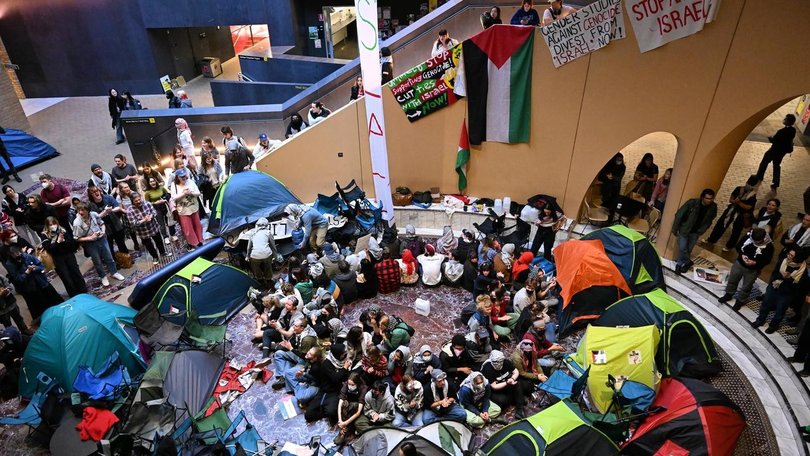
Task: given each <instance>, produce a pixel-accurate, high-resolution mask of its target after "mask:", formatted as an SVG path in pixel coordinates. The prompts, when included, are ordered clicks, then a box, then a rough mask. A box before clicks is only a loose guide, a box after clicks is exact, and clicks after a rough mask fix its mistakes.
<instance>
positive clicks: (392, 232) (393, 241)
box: [380, 226, 402, 260]
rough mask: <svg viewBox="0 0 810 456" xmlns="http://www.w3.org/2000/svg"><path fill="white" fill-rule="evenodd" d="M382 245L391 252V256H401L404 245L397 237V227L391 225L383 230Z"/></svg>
mask: <svg viewBox="0 0 810 456" xmlns="http://www.w3.org/2000/svg"><path fill="white" fill-rule="evenodd" d="M380 247H382V248H387V249H388V251H389V252H391V258H393V259H395V260H397V259H399V258H400V255H401V250H402V245H401V243H400V242H399V238H398V237H397V227H396V226H389V227H386V228H385V229H384V230H383V235H382V240H381V241H380Z"/></svg>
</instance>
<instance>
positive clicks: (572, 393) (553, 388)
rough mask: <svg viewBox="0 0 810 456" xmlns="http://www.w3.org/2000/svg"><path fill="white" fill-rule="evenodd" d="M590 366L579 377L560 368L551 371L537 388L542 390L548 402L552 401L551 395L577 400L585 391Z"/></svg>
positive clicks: (561, 398)
mask: <svg viewBox="0 0 810 456" xmlns="http://www.w3.org/2000/svg"><path fill="white" fill-rule="evenodd" d="M590 371H591V368H590V367H588V369H587V370H585V372H583V373H582V374H581V375H580V376H579V378H576V379H575V378H574V377H571V376H570V375H568V374H566V373H565V372H563V371H562V370H560V369H557V370H555V371H554V372H552V373H551V376H550V377H549V378H548V379H547V380H546V381H545V382H543V383H541V384H540V385H539V386H538V387H537V389H538V390H540V391H542V392H543V397H545V398H546V399H548V401H549V403H551V402H552V399H551V397H555V398H557V399H559V400H563V399H571V400H572V401H574V402H579V401H580V399H581V398H582V393H583V392H584V391H585V386H586V385H587V384H588V374H589V373H590Z"/></svg>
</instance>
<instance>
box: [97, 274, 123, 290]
mask: <svg viewBox="0 0 810 456" xmlns="http://www.w3.org/2000/svg"><path fill="white" fill-rule="evenodd" d="M112 278H113V279H115V280H118V281H122V280H124V279H125V277H124V276H122V275H121V273H120V272H116V273H115V274H113V275H112ZM101 284H102V285H104V286H105V287H109V286H110V281H109V280H108V279H107V276H104V277H102V278H101Z"/></svg>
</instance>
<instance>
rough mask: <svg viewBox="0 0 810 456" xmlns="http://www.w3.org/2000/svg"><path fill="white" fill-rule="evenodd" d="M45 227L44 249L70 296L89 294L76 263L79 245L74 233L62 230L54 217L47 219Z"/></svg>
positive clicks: (43, 234)
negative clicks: (51, 259)
mask: <svg viewBox="0 0 810 456" xmlns="http://www.w3.org/2000/svg"><path fill="white" fill-rule="evenodd" d="M45 226H46V227H45V230H44V231H43V232H42V237H43V241H42V248H43V249H45V251H46V252H48V253H49V254H50V255H51V258H53V268H54V270H55V271H56V274H57V275H58V276H59V278H60V279H62V284H63V285H64V286H65V291H67V294H68V296H70V297H73V296H76V295H78V294H81V293H87V283H85V281H84V277H82V271H81V270H80V269H79V264H78V263H77V262H76V251H77V250H78V249H79V243H78V242H76V240H75V239H74V238H73V233H72V232H71V231H68V230H66V229H64V228H62V227H61V226H60V225H59V221H58V220H56V218H54V217H48V218H46V219H45Z"/></svg>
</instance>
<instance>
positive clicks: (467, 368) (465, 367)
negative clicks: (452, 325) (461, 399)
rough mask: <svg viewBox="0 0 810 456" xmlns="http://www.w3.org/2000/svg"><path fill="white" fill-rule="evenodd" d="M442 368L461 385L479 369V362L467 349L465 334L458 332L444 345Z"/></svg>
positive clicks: (441, 358) (441, 356)
mask: <svg viewBox="0 0 810 456" xmlns="http://www.w3.org/2000/svg"><path fill="white" fill-rule="evenodd" d="M439 360H440V361H441V365H442V370H444V372H446V373H447V375H448V376H450V380H451V381H452V382H453V383H454V384H456V385H460V384H461V382H462V381H464V379H465V378H467V376H468V375H470V374H471V373H472V372H473V371H474V370H477V369H478V367H479V364H478V363H476V362H475V359H473V357H472V354H470V351H469V350H467V339H465V338H464V335H463V334H456V335H454V336H453V339H452V340H451V341H450V343H449V344H447V345H445V346H444V347H442V351H441V353H439Z"/></svg>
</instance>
